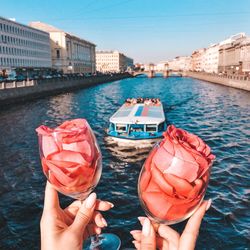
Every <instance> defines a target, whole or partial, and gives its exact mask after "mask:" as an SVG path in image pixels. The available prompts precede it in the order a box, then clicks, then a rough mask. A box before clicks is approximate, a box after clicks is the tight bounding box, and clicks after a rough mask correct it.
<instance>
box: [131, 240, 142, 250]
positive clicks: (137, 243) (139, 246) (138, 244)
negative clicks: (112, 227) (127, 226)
mask: <svg viewBox="0 0 250 250" xmlns="http://www.w3.org/2000/svg"><path fill="white" fill-rule="evenodd" d="M132 243H133V244H134V246H135V248H136V249H138V250H143V249H142V248H141V243H140V242H138V241H136V240H134V241H132Z"/></svg>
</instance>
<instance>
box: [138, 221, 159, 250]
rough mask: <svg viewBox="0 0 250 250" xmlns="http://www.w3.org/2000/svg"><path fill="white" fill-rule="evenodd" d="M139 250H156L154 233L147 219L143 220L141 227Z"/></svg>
mask: <svg viewBox="0 0 250 250" xmlns="http://www.w3.org/2000/svg"><path fill="white" fill-rule="evenodd" d="M141 249H147V250H155V249H156V237H155V231H154V228H153V226H152V224H151V223H150V220H149V219H148V218H145V220H144V222H143V226H142V234H141Z"/></svg>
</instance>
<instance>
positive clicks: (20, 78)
mask: <svg viewBox="0 0 250 250" xmlns="http://www.w3.org/2000/svg"><path fill="white" fill-rule="evenodd" d="M26 80H27V78H26V77H25V76H23V75H17V76H16V81H18V82H19V81H20V82H21V81H26Z"/></svg>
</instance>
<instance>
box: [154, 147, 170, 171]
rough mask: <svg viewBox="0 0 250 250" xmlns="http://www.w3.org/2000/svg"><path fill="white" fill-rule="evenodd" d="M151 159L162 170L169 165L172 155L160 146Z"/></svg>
mask: <svg viewBox="0 0 250 250" xmlns="http://www.w3.org/2000/svg"><path fill="white" fill-rule="evenodd" d="M152 161H153V163H154V164H155V165H156V166H157V168H159V169H160V170H161V172H163V171H165V170H166V169H168V168H169V166H171V164H172V161H173V155H171V154H169V153H168V152H167V151H166V150H165V149H164V148H163V147H160V148H158V149H157V151H156V153H155V155H154V157H153V159H152Z"/></svg>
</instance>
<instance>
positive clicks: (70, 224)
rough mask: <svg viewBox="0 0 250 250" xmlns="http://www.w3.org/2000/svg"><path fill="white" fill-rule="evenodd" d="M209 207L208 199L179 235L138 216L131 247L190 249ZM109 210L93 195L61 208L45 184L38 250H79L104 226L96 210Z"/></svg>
mask: <svg viewBox="0 0 250 250" xmlns="http://www.w3.org/2000/svg"><path fill="white" fill-rule="evenodd" d="M210 205H211V200H210V201H204V202H203V203H202V204H201V206H200V207H199V208H198V209H197V211H196V212H195V213H194V214H193V215H192V216H191V217H190V218H189V220H188V222H187V224H186V227H185V229H184V231H183V233H182V234H181V235H179V234H178V233H177V232H176V231H174V230H173V229H172V228H171V227H169V226H165V225H162V224H161V225H158V224H155V223H152V222H150V220H149V219H148V218H147V217H139V221H140V223H141V225H142V230H133V231H131V232H130V233H131V234H132V236H133V238H134V239H135V240H134V241H133V243H134V245H135V247H136V248H137V249H143V250H155V249H161V250H165V249H179V250H182V249H194V248H195V244H196V239H197V236H198V234H199V228H200V224H201V221H202V218H203V216H204V215H205V212H206V211H207V210H208V209H209V207H210ZM112 207H114V205H113V204H112V203H110V202H108V201H102V200H97V197H96V194H95V193H91V194H90V195H89V196H88V197H87V198H86V199H85V200H84V201H83V202H82V203H81V202H80V201H74V202H73V203H72V204H70V205H69V206H68V207H66V208H65V209H62V208H61V207H60V204H59V198H58V193H57V191H56V190H55V189H54V188H53V187H52V185H51V184H49V182H47V185H46V188H45V197H44V207H43V214H42V218H41V221H40V229H41V250H57V249H60V250H68V249H70V250H81V249H82V246H83V241H84V240H85V239H86V238H88V237H89V236H90V235H93V234H100V233H101V230H102V228H104V227H106V226H107V222H106V220H105V219H104V217H103V216H102V214H101V213H100V211H108V210H110V209H111V208H112Z"/></svg>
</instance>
